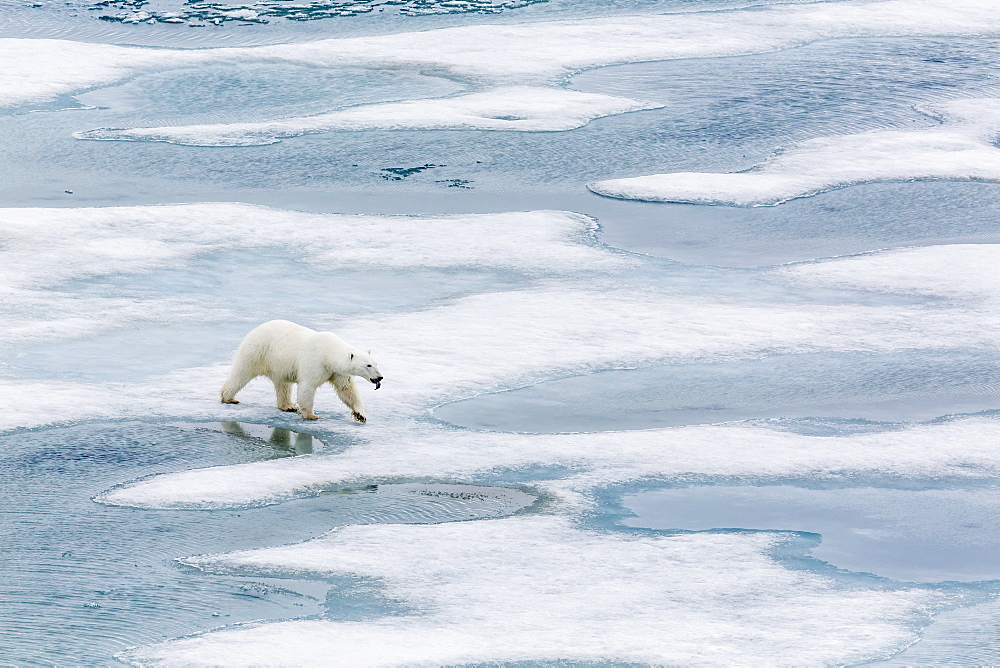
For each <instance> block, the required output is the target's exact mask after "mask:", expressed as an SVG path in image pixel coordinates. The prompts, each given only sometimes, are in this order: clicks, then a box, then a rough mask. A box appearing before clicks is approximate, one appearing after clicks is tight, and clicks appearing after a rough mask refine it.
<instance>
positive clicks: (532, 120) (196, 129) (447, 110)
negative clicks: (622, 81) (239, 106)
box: [75, 87, 657, 146]
mask: <svg viewBox="0 0 1000 668" xmlns="http://www.w3.org/2000/svg"><path fill="white" fill-rule="evenodd" d="M656 106H657V105H655V104H650V103H644V102H637V101H635V100H629V99H625V98H620V97H611V96H608V95H599V94H595V93H580V92H577V91H570V90H559V89H552V88H526V87H520V88H518V87H512V88H499V89H494V90H490V91H485V92H481V93H472V94H469V95H463V96H459V97H451V98H445V99H437V100H419V101H413V102H396V103H385V104H380V105H370V106H362V107H354V108H350V109H344V110H342V111H335V112H331V113H328V114H321V115H319V116H309V117H305V118H289V119H284V120H278V121H269V122H263V123H233V124H227V125H188V126H177V127H160V128H135V129H130V130H118V129H110V128H102V129H99V130H88V131H86V132H78V133H76V134H75V136H76V138H77V139H102V140H126V141H162V142H169V143H171V144H187V145H190V146H258V145H262V144H272V143H274V142H276V141H279V139H280V138H281V137H294V136H297V135H302V134H306V133H314V132H327V131H330V130H366V129H387V130H414V129H416V130H518V131H521V132H538V131H555V130H572V129H573V128H578V127H580V126H583V125H586V124H587V123H589V122H590V121H592V120H593V119H595V118H600V117H602V116H610V115H612V114H621V113H625V112H628V111H638V110H641V109H650V108H654V107H656Z"/></svg>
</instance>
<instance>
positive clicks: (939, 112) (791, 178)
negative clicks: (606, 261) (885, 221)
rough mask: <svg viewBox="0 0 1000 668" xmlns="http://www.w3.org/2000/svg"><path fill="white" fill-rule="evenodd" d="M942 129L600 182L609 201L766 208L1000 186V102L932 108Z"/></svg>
mask: <svg viewBox="0 0 1000 668" xmlns="http://www.w3.org/2000/svg"><path fill="white" fill-rule="evenodd" d="M925 111H926V112H927V113H928V114H930V115H934V116H940V117H941V118H943V120H944V122H943V123H942V124H941V125H940V126H936V127H932V128H928V129H925V130H876V131H872V132H864V133H860V134H854V135H841V136H832V137H817V138H815V139H810V140H808V141H805V142H802V143H801V144H797V145H795V146H793V147H791V148H789V149H787V150H785V151H782V152H779V153H777V154H776V155H774V156H773V157H771V158H769V159H768V160H767V161H765V162H763V163H761V164H759V165H756V166H755V167H753V168H751V169H749V170H747V171H743V172H736V173H731V174H716V173H707V172H674V173H669V174H654V175H650V176H638V177H634V178H625V179H610V180H607V181H597V182H595V183H591V184H589V185H588V187H589V188H590V189H591V190H592V191H594V192H596V193H598V194H601V195H606V196H609V197H618V198H622V199H640V200H648V201H655V202H690V203H697V204H730V205H749V206H765V205H774V204H780V203H781V202H785V201H787V200H790V199H793V198H796V197H803V196H808V195H815V194H817V193H820V192H823V191H826V190H831V189H833V188H841V187H844V186H847V185H852V184H857V183H864V182H869V181H906V180H914V179H961V180H988V181H997V180H1000V149H998V148H996V147H995V146H994V145H993V139H994V138H995V137H996V136H997V134H998V133H1000V100H997V99H990V98H985V99H984V98H980V99H971V100H957V101H953V102H949V103H943V104H939V105H932V106H929V107H927V108H926V109H925Z"/></svg>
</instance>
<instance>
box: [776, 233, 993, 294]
mask: <svg viewBox="0 0 1000 668" xmlns="http://www.w3.org/2000/svg"><path fill="white" fill-rule="evenodd" d="M774 273H775V275H777V276H780V277H783V278H787V279H788V280H789V281H794V282H795V283H797V284H803V285H825V286H833V287H842V288H854V289H862V290H873V291H879V292H897V293H905V294H918V295H930V296H935V297H945V298H950V299H981V300H984V301H987V302H992V303H991V304H987V305H986V306H987V308H990V309H995V308H996V302H997V301H998V300H1000V245H996V244H954V245H948V246H924V247H920V248H902V249H898V250H890V251H881V252H877V253H868V254H865V255H857V256H854V257H845V258H837V259H835V260H828V261H824V262H808V263H802V264H797V265H792V266H789V267H783V268H781V269H778V270H776V271H775V272H774Z"/></svg>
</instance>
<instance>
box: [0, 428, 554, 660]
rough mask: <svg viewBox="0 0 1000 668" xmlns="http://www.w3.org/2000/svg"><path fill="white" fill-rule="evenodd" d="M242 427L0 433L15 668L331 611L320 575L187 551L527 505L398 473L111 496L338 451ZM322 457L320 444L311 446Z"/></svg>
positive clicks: (105, 656)
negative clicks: (250, 571) (102, 498)
mask: <svg viewBox="0 0 1000 668" xmlns="http://www.w3.org/2000/svg"><path fill="white" fill-rule="evenodd" d="M344 445H345V444H344V443H337V442H336V441H334V440H332V439H331V440H330V441H329V442H328V443H324V442H322V441H321V440H320V439H318V438H316V437H315V436H311V435H309V434H304V433H301V432H296V431H293V430H290V429H285V428H282V427H269V426H265V425H256V424H247V423H240V422H221V423H220V422H216V423H177V424H147V423H135V422H130V423H106V422H105V423H90V424H80V425H74V426H69V427H62V428H55V429H43V430H35V431H27V432H20V433H13V434H7V435H3V436H0V488H2V489H4V490H5V502H4V509H3V512H2V513H0V535H2V536H3V540H2V542H0V554H2V559H3V563H4V568H3V570H2V572H0V600H2V601H4V604H3V605H2V606H0V628H4V629H6V630H7V632H6V633H5V637H4V643H3V644H4V648H3V661H6V662H10V663H12V664H14V665H19V666H20V665H107V664H110V663H113V661H114V660H113V656H114V654H115V653H117V652H119V651H121V650H123V649H124V648H126V647H129V646H134V645H144V644H149V643H153V642H158V641H161V640H166V639H168V638H175V637H178V636H182V635H187V634H191V633H195V632H199V631H205V630H207V629H209V628H214V627H217V626H221V625H227V624H235V623H239V622H244V621H250V620H258V619H287V618H291V617H301V616H308V615H317V614H320V615H323V614H325V615H333V616H337V615H340V614H341V613H342V611H339V610H338V606H340V605H341V603H342V599H343V600H344V601H347V602H346V603H344V605H350V601H349V600H348V599H345V598H344V597H343V596H339V595H338V596H334V595H332V594H331V595H330V596H329V597H327V594H328V590H329V589H330V584H329V583H319V582H310V581H301V580H295V579H291V580H285V579H281V580H276V579H268V578H260V577H253V576H245V575H244V576H217V575H205V574H202V573H200V572H197V571H195V570H194V569H190V568H185V567H183V566H180V565H178V564H177V563H176V562H175V559H176V558H177V557H184V556H188V555H192V554H205V553H217V552H229V551H232V550H239V549H250V548H259V547H261V546H266V545H281V544H284V543H294V542H299V541H302V540H306V539H308V538H312V537H315V536H318V535H320V534H322V533H325V532H327V531H329V530H330V529H331V528H333V527H336V526H340V525H344V524H355V523H390V522H392V523H434V522H447V521H455V520H467V519H479V518H494V517H503V516H505V515H509V514H511V513H514V512H517V511H519V510H521V509H523V508H525V507H527V506H529V505H531V503H533V502H534V501H535V497H534V496H532V495H530V494H528V493H525V492H522V491H520V490H516V489H507V488H491V487H476V486H471V485H446V484H418V483H408V484H395V485H379V486H369V487H360V488H358V489H347V490H340V491H338V492H335V493H329V494H324V495H321V496H318V497H313V498H309V499H299V500H295V501H290V502H287V503H283V504H280V505H277V506H269V507H266V508H255V509H248V510H240V511H232V510H225V511H164V510H143V509H136V508H122V507H114V506H105V505H102V504H98V503H94V502H93V501H92V499H93V497H94V496H95V495H97V494H99V493H100V492H103V491H105V490H107V489H108V488H110V487H112V486H114V485H116V484H119V483H121V482H124V481H127V480H134V479H136V478H139V477H143V476H147V475H153V474H157V473H166V472H171V471H179V470H185V469H190V468H196V467H206V466H218V465H225V464H235V463H240V462H250V461H259V460H264V459H272V458H276V457H290V456H297V455H307V454H310V453H320V452H322V451H323V450H324V449H328V448H329V449H333V448H338V447H343V446H344ZM320 456H322V455H320Z"/></svg>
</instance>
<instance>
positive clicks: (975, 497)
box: [623, 481, 1000, 582]
mask: <svg viewBox="0 0 1000 668" xmlns="http://www.w3.org/2000/svg"><path fill="white" fill-rule="evenodd" d="M911 484H913V485H915V486H916V485H919V482H915V483H911ZM923 485H924V486H930V487H931V488H930V489H928V488H926V487H925V488H919V487H918V488H915V489H898V488H891V487H888V488H887V487H878V486H865V487H834V488H826V489H807V488H803V487H795V486H791V485H775V486H754V487H749V486H748V487H726V486H713V487H688V488H681V489H666V490H658V491H655V492H644V493H640V494H635V495H629V496H626V497H625V499H624V500H623V503H624V505H625V507H626V508H627V509H628V510H631V511H632V512H634V513H635V514H636V517H630V518H628V519H626V520H625V524H626V525H628V526H633V527H649V528H654V529H692V530H696V531H703V530H706V529H720V528H727V527H740V528H744V529H758V530H769V531H773V530H787V531H798V532H803V531H805V532H810V533H816V534H821V535H822V542H821V543H820V544H819V545H818V546H816V547H814V548H813V549H812V550H810V554H811V555H812V556H814V557H816V558H817V559H822V560H823V561H826V562H829V563H831V564H833V565H834V566H836V567H838V568H845V569H847V570H851V571H860V572H869V573H875V574H877V575H880V576H883V577H889V578H893V579H895V580H912V581H918V582H940V581H943V580H966V581H968V580H996V579H998V577H1000V558H998V556H997V540H998V539H997V536H998V533H1000V532H998V523H1000V490H998V489H996V488H994V487H988V488H985V489H934V487H935V486H936V485H935V484H934V482H933V481H926V482H924V483H923Z"/></svg>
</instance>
